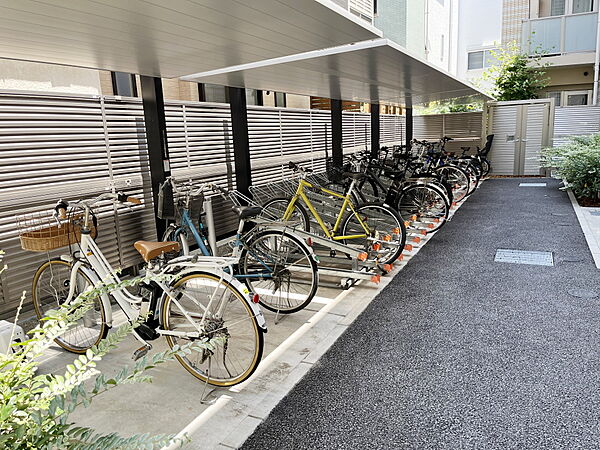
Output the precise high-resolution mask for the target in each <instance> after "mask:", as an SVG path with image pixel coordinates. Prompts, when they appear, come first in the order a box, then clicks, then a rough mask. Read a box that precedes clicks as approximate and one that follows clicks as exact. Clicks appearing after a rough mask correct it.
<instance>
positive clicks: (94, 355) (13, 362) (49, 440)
mask: <svg viewBox="0 0 600 450" xmlns="http://www.w3.org/2000/svg"><path fill="white" fill-rule="evenodd" d="M1 258H2V256H1V253H0V259H1ZM5 268H6V266H5V267H4V269H5ZM4 269H2V270H4ZM2 270H0V273H1V271H2ZM139 281H141V280H138V281H124V282H122V283H120V284H119V285H113V284H102V285H99V286H95V287H93V288H90V289H88V290H87V291H85V292H83V293H82V294H81V295H79V296H78V297H77V298H76V299H75V300H74V301H72V302H71V303H70V304H69V305H68V306H62V307H60V308H58V309H56V310H54V311H51V312H50V313H49V315H48V317H45V318H44V319H43V322H42V324H41V325H40V326H38V327H36V328H35V329H33V330H32V331H31V332H30V333H29V334H30V336H31V337H30V338H29V339H28V340H26V341H25V342H22V343H18V344H13V347H12V349H10V350H9V351H8V352H7V354H2V353H0V447H2V448H10V449H55V448H60V449H92V448H93V449H115V448H118V449H152V448H160V447H163V446H164V445H167V444H169V443H171V442H174V441H179V442H180V443H182V442H183V440H182V439H175V438H174V436H170V435H156V436H151V435H149V434H143V435H134V436H131V437H121V436H119V435H118V434H117V433H110V434H104V435H103V434H100V433H96V432H95V431H94V430H93V429H91V428H86V427H78V426H76V425H75V424H73V423H70V422H69V415H70V414H71V413H72V412H73V411H75V409H76V408H78V407H80V406H83V407H87V406H89V405H90V403H91V402H92V400H93V399H94V398H95V397H96V396H97V395H100V394H102V393H103V392H106V391H108V390H110V389H112V388H114V387H116V386H119V385H123V384H130V383H136V382H151V381H152V378H151V377H150V376H148V375H146V371H147V370H149V369H152V368H153V367H155V366H156V365H159V364H162V363H164V362H166V361H168V360H169V359H171V358H172V357H173V356H174V355H176V354H179V355H184V354H189V353H191V352H192V350H197V349H206V350H208V351H213V350H214V348H215V346H216V345H218V343H217V342H216V339H215V340H212V341H205V342H193V343H190V344H188V345H186V346H181V347H179V346H175V347H173V348H172V349H169V350H166V351H163V352H160V353H156V354H154V355H152V356H145V357H143V358H141V359H139V360H138V361H137V362H136V363H135V364H134V365H133V366H132V367H123V368H122V369H121V370H120V371H119V372H118V373H117V374H116V375H115V376H113V377H106V376H105V375H103V374H102V373H100V372H99V371H98V369H97V368H96V364H97V363H98V361H100V360H101V359H102V358H103V357H104V356H105V355H106V354H107V353H109V352H110V351H111V350H113V349H115V348H116V347H117V346H118V344H119V343H120V342H122V341H123V340H124V339H125V338H126V337H127V336H129V335H130V334H131V333H132V331H133V328H134V327H135V326H136V325H137V324H135V323H134V324H130V323H128V324H126V325H123V326H121V327H119V328H117V329H116V330H114V331H113V332H111V333H109V334H108V336H107V337H106V339H104V340H102V341H100V343H99V344H98V345H97V346H95V347H93V348H91V349H90V350H88V351H87V352H86V353H85V354H82V355H79V357H77V358H76V359H74V360H73V363H72V364H69V365H67V367H66V370H65V372H64V374H62V375H53V374H40V375H36V372H37V369H38V366H39V357H40V356H41V355H42V354H43V352H44V351H45V350H46V349H47V348H48V347H49V346H50V345H51V344H52V342H53V341H54V339H56V338H57V337H59V336H61V335H62V334H63V333H65V332H66V331H67V330H68V329H69V328H70V327H71V326H73V324H74V323H75V322H76V321H77V320H78V319H80V318H81V317H83V315H84V314H85V312H86V311H87V310H88V309H89V308H91V307H92V305H93V300H94V298H96V297H97V296H98V295H100V294H103V293H106V292H110V291H111V290H113V289H115V287H121V286H122V285H125V284H129V285H131V284H134V283H136V282H139ZM145 281H148V280H147V279H145ZM21 305H22V301H21ZM20 307H21V306H20ZM20 307H19V310H20ZM15 323H16V319H15Z"/></svg>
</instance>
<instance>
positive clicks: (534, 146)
mask: <svg viewBox="0 0 600 450" xmlns="http://www.w3.org/2000/svg"><path fill="white" fill-rule="evenodd" d="M553 124H554V100H553V99H537V100H520V101H510V102H492V103H488V105H487V134H493V135H494V142H493V143H492V149H491V151H490V154H489V159H490V161H491V163H492V174H494V175H539V174H540V173H541V167H540V152H541V150H542V148H543V147H547V146H550V145H552V133H553Z"/></svg>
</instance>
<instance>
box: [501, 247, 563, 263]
mask: <svg viewBox="0 0 600 450" xmlns="http://www.w3.org/2000/svg"><path fill="white" fill-rule="evenodd" d="M494 261H495V262H505V263H512V264H531V265H536V266H554V258H553V257H552V252H534V251H527V250H509V249H503V248H499V249H498V250H496V258H494Z"/></svg>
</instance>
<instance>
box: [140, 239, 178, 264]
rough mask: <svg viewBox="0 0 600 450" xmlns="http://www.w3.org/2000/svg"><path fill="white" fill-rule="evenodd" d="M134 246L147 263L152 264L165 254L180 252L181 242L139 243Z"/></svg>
mask: <svg viewBox="0 0 600 450" xmlns="http://www.w3.org/2000/svg"><path fill="white" fill-rule="evenodd" d="M133 246H134V247H135V249H136V250H137V251H138V252H139V253H140V255H142V258H144V261H146V262H150V261H152V260H153V259H154V258H158V257H159V256H160V255H163V254H165V253H171V252H178V251H179V242H169V241H168V242H153V241H137V242H136V243H135V244H133Z"/></svg>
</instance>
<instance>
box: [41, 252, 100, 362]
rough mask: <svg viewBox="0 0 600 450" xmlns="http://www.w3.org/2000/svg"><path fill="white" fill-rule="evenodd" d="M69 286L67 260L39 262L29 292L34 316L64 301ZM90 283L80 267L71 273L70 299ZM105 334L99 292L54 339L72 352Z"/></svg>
mask: <svg viewBox="0 0 600 450" xmlns="http://www.w3.org/2000/svg"><path fill="white" fill-rule="evenodd" d="M70 286H71V264H69V263H68V262H66V261H63V260H61V259H51V260H50V261H48V262H45V263H44V264H42V265H41V266H40V267H39V268H38V269H37V271H36V273H35V275H34V277H33V286H32V289H31V296H32V300H33V307H34V308H35V313H36V315H37V317H38V319H40V320H41V319H42V318H43V317H45V316H47V315H48V312H49V311H50V310H56V309H58V308H59V307H60V306H62V305H64V304H65V302H66V300H67V297H68V295H69V288H70ZM93 286H94V283H92V281H91V280H90V279H89V278H88V277H87V276H86V275H85V274H84V273H83V271H82V270H81V269H80V270H78V271H77V274H76V276H75V292H74V294H73V299H75V298H77V296H78V295H79V294H81V293H82V292H84V291H86V290H87V289H88V288H90V287H93ZM107 334H108V325H107V324H106V312H105V311H104V304H103V303H102V299H101V298H100V296H98V297H96V298H94V299H93V300H92V305H91V307H90V308H89V309H88V310H87V311H86V312H85V314H84V315H83V317H81V318H80V319H78V320H77V321H76V322H75V323H74V324H73V326H71V327H70V328H69V329H68V330H67V331H66V332H65V333H64V334H62V335H61V336H59V337H58V338H56V339H55V340H54V342H56V343H57V344H58V345H60V346H61V347H62V348H64V349H65V350H68V351H70V352H72V353H85V351H86V350H88V349H89V348H91V347H93V346H94V345H97V344H98V343H99V342H100V341H101V340H102V339H104V338H105V337H106V335H107Z"/></svg>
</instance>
